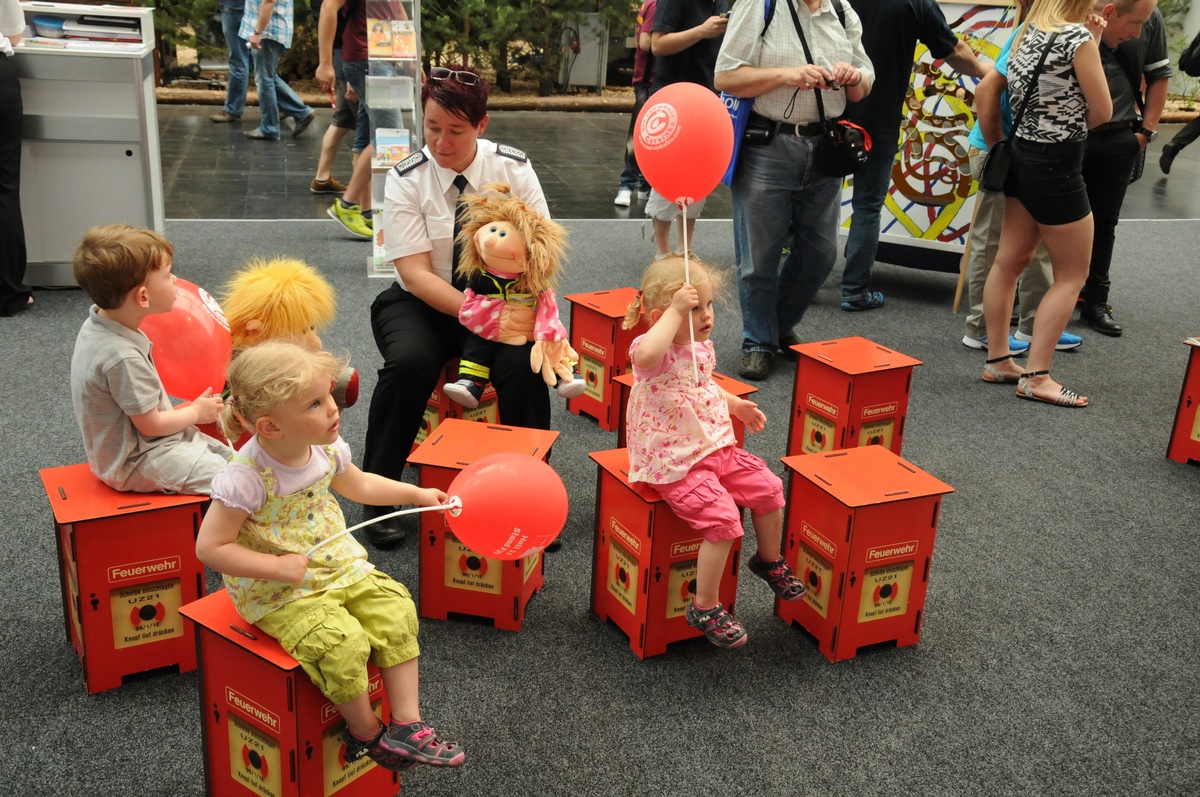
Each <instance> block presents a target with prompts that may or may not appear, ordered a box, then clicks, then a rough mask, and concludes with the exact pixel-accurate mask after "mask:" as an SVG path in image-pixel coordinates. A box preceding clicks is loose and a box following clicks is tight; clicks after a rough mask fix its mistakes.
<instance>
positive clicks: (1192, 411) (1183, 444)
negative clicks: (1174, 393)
mask: <svg viewBox="0 0 1200 797" xmlns="http://www.w3.org/2000/svg"><path fill="white" fill-rule="evenodd" d="M1184 343H1186V344H1187V345H1188V347H1189V350H1190V352H1191V353H1190V354H1189V355H1188V364H1187V370H1186V371H1185V372H1184V375H1183V388H1182V389H1181V390H1180V391H1179V409H1177V410H1176V411H1175V425H1174V426H1173V427H1172V429H1171V442H1170V444H1169V445H1168V447H1167V457H1168V458H1169V459H1173V460H1175V461H1176V462H1184V463H1187V462H1200V338H1188V339H1187V340H1185V341H1184Z"/></svg>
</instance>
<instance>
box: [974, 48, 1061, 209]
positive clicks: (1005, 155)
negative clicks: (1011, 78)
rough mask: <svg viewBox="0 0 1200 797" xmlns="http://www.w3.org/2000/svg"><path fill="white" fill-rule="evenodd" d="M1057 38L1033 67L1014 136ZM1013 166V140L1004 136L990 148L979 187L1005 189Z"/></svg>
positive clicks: (1013, 131)
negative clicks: (1009, 171)
mask: <svg viewBox="0 0 1200 797" xmlns="http://www.w3.org/2000/svg"><path fill="white" fill-rule="evenodd" d="M1057 38H1058V34H1057V33H1052V34H1050V40H1049V41H1048V42H1046V48H1045V49H1044V50H1042V57H1041V58H1039V59H1038V62H1037V66H1035V67H1034V68H1033V73H1032V74H1030V76H1029V84H1028V85H1026V86H1025V96H1024V97H1023V98H1022V100H1021V109H1020V110H1019V111H1017V115H1016V116H1015V117H1014V118H1013V124H1012V136H1016V135H1017V130H1019V129H1020V127H1021V120H1022V119H1024V118H1025V109H1026V108H1027V107H1029V98H1030V97H1031V96H1032V95H1033V87H1034V86H1035V85H1037V79H1038V75H1039V74H1040V73H1041V71H1042V67H1044V66H1045V65H1046V56H1047V55H1049V54H1050V48H1051V47H1053V46H1054V40H1055V39H1057ZM1011 167H1012V142H1011V141H1009V139H1007V138H1002V139H1000V140H999V141H997V142H996V143H995V144H993V145H992V146H991V148H989V149H988V154H987V159H986V160H984V162H983V174H981V175H979V187H980V188H981V189H983V190H984V191H989V192H991V193H999V192H1000V191H1003V190H1004V183H1005V182H1007V181H1008V170H1009V169H1010V168H1011Z"/></svg>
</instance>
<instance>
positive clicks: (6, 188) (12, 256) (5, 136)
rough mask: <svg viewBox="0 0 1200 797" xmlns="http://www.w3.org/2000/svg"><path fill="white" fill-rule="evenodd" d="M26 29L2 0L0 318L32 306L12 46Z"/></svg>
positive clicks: (13, 5)
mask: <svg viewBox="0 0 1200 797" xmlns="http://www.w3.org/2000/svg"><path fill="white" fill-rule="evenodd" d="M24 30H25V14H24V13H23V12H22V11H21V6H20V4H19V3H18V2H17V0H0V316H8V315H14V314H16V313H19V312H21V311H22V310H24V309H26V308H28V307H30V306H31V305H32V304H33V294H32V293H31V292H30V290H29V287H28V286H26V285H25V284H24V282H23V280H24V279H25V227H24V224H23V223H22V221H21V116H22V113H23V110H22V106H21V84H20V82H18V80H17V71H16V69H15V68H14V66H13V61H12V59H13V46H14V45H16V43H17V42H18V41H20V40H21V34H22V33H23V32H24Z"/></svg>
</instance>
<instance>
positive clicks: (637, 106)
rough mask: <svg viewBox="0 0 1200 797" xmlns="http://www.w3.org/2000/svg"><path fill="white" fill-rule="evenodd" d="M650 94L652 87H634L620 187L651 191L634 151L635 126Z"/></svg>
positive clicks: (639, 85)
mask: <svg viewBox="0 0 1200 797" xmlns="http://www.w3.org/2000/svg"><path fill="white" fill-rule="evenodd" d="M649 96H650V87H649V86H646V85H642V84H640V83H639V84H637V85H635V86H634V87H633V113H632V114H631V115H630V117H629V133H628V134H627V135H626V136H625V168H624V169H623V170H622V171H621V181H620V182H619V183H618V184H617V187H618V188H628V189H629V190H630V191H649V190H650V184H649V183H648V182H646V178H645V177H643V176H642V170H641V167H639V166H638V162H637V155H636V154H634V151H633V128H634V126H635V125H637V118H638V114H639V113H641V112H642V106H643V105H645V104H646V100H647V98H649Z"/></svg>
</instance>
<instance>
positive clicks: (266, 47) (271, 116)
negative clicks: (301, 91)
mask: <svg viewBox="0 0 1200 797" xmlns="http://www.w3.org/2000/svg"><path fill="white" fill-rule="evenodd" d="M285 52H287V48H286V47H284V46H283V45H282V44H280V43H279V42H277V41H275V40H274V39H263V40H262V47H261V48H260V49H258V50H255V51H254V79H255V85H257V86H258V109H259V110H260V111H261V112H262V122H261V124H260V125H259V129H260V130H262V132H263V133H265V134H266V135H268V136H270V137H271V138H279V120H280V118H282V117H286V116H291V117H293V118H295V119H296V121H299V120H301V119H307V118H308V117H309V116H311V115H312V113H313V109H312V108H309V107H308V106H307V105H305V104H304V101H303V100H301V99H300V98H299V97H298V96H297V95H296V92H294V91H292V87H291V86H289V85H288V84H287V83H285V82H284V81H283V78H281V77H279V76H278V75H276V74H275V70H276V68H278V66H279V59H280V58H282V57H283V54H284V53H285Z"/></svg>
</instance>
